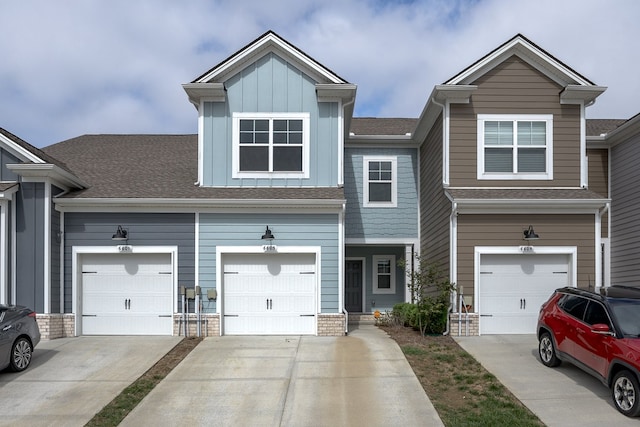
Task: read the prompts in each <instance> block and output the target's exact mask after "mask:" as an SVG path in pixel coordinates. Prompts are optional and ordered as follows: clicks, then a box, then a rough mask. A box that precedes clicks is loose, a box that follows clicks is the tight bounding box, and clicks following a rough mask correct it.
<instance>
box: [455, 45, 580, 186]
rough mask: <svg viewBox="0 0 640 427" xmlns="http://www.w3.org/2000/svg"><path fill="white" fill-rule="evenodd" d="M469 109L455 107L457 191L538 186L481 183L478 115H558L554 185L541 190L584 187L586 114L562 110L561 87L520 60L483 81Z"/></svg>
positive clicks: (505, 64) (570, 108)
mask: <svg viewBox="0 0 640 427" xmlns="http://www.w3.org/2000/svg"><path fill="white" fill-rule="evenodd" d="M473 84H475V85H477V86H478V89H477V90H476V91H474V92H473V94H472V95H471V102H470V103H469V104H452V105H451V121H450V123H451V133H450V139H451V142H450V145H451V156H450V158H451V170H450V172H451V179H450V181H451V182H450V183H451V186H452V187H474V186H478V185H481V186H504V185H505V183H507V182H508V185H509V186H523V187H527V186H531V185H532V181H504V180H493V181H492V180H482V181H480V182H479V181H478V180H477V161H476V157H477V142H478V140H477V121H476V118H477V115H478V114H553V134H554V142H553V156H554V163H553V176H554V179H553V180H552V181H546V180H540V181H537V180H536V181H533V183H535V184H534V185H535V186H537V187H577V186H579V185H580V108H579V107H578V106H576V105H561V104H560V99H559V93H560V91H561V89H562V88H561V87H560V86H559V85H557V84H556V83H554V82H553V81H551V80H549V79H548V78H547V77H546V76H544V75H542V74H541V73H540V72H538V71H537V70H535V69H533V68H532V67H531V66H529V65H528V64H527V63H525V62H524V61H522V60H520V59H519V58H517V57H515V56H514V57H511V58H510V59H508V60H506V61H505V62H503V63H502V64H500V65H498V66H497V67H496V68H494V69H493V70H491V71H490V72H488V73H487V74H485V75H484V76H482V77H481V78H479V79H478V80H477V81H475V82H474V83H473Z"/></svg>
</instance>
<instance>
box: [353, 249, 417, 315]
mask: <svg viewBox="0 0 640 427" xmlns="http://www.w3.org/2000/svg"><path fill="white" fill-rule="evenodd" d="M374 255H395V257H396V262H398V261H400V260H401V259H403V258H404V256H405V249H404V247H402V246H386V247H385V246H347V247H346V249H345V257H346V258H364V259H365V266H364V272H363V274H364V289H363V292H364V296H365V302H364V307H363V309H362V310H363V311H364V312H366V313H370V312H373V311H375V310H380V311H381V312H384V311H385V310H389V311H390V310H391V309H393V306H394V305H395V304H397V303H400V302H404V298H405V288H406V284H407V278H406V275H405V271H404V269H402V268H400V267H398V266H397V265H396V270H395V274H396V292H395V293H394V294H374V293H373V269H374V265H373V256H374Z"/></svg>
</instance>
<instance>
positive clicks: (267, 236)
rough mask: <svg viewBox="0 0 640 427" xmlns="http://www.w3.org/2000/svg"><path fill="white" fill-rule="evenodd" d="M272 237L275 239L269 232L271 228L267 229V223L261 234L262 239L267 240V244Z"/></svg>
mask: <svg viewBox="0 0 640 427" xmlns="http://www.w3.org/2000/svg"><path fill="white" fill-rule="evenodd" d="M273 239H275V236H274V235H273V234H272V233H271V230H269V226H268V225H267V229H266V231H265V232H264V234H263V235H262V240H266V241H267V242H269V244H271V242H272V241H273Z"/></svg>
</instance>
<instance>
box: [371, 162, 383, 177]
mask: <svg viewBox="0 0 640 427" xmlns="http://www.w3.org/2000/svg"><path fill="white" fill-rule="evenodd" d="M379 170H380V162H369V172H376V176H377V172H378V171H379ZM369 176H371V174H369Z"/></svg>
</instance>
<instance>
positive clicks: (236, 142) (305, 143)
mask: <svg viewBox="0 0 640 427" xmlns="http://www.w3.org/2000/svg"><path fill="white" fill-rule="evenodd" d="M241 119H292V120H302V130H303V132H302V172H242V171H240V120H241ZM232 133H233V137H232V143H233V144H232V145H233V153H232V162H233V172H232V177H233V178H267V179H271V178H309V151H310V149H309V145H310V143H309V141H310V136H309V135H310V134H311V130H310V116H309V113H233V126H232ZM271 138H272V134H271V133H270V136H269V139H270V140H271ZM269 147H270V149H271V148H272V147H273V143H272V142H269Z"/></svg>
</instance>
